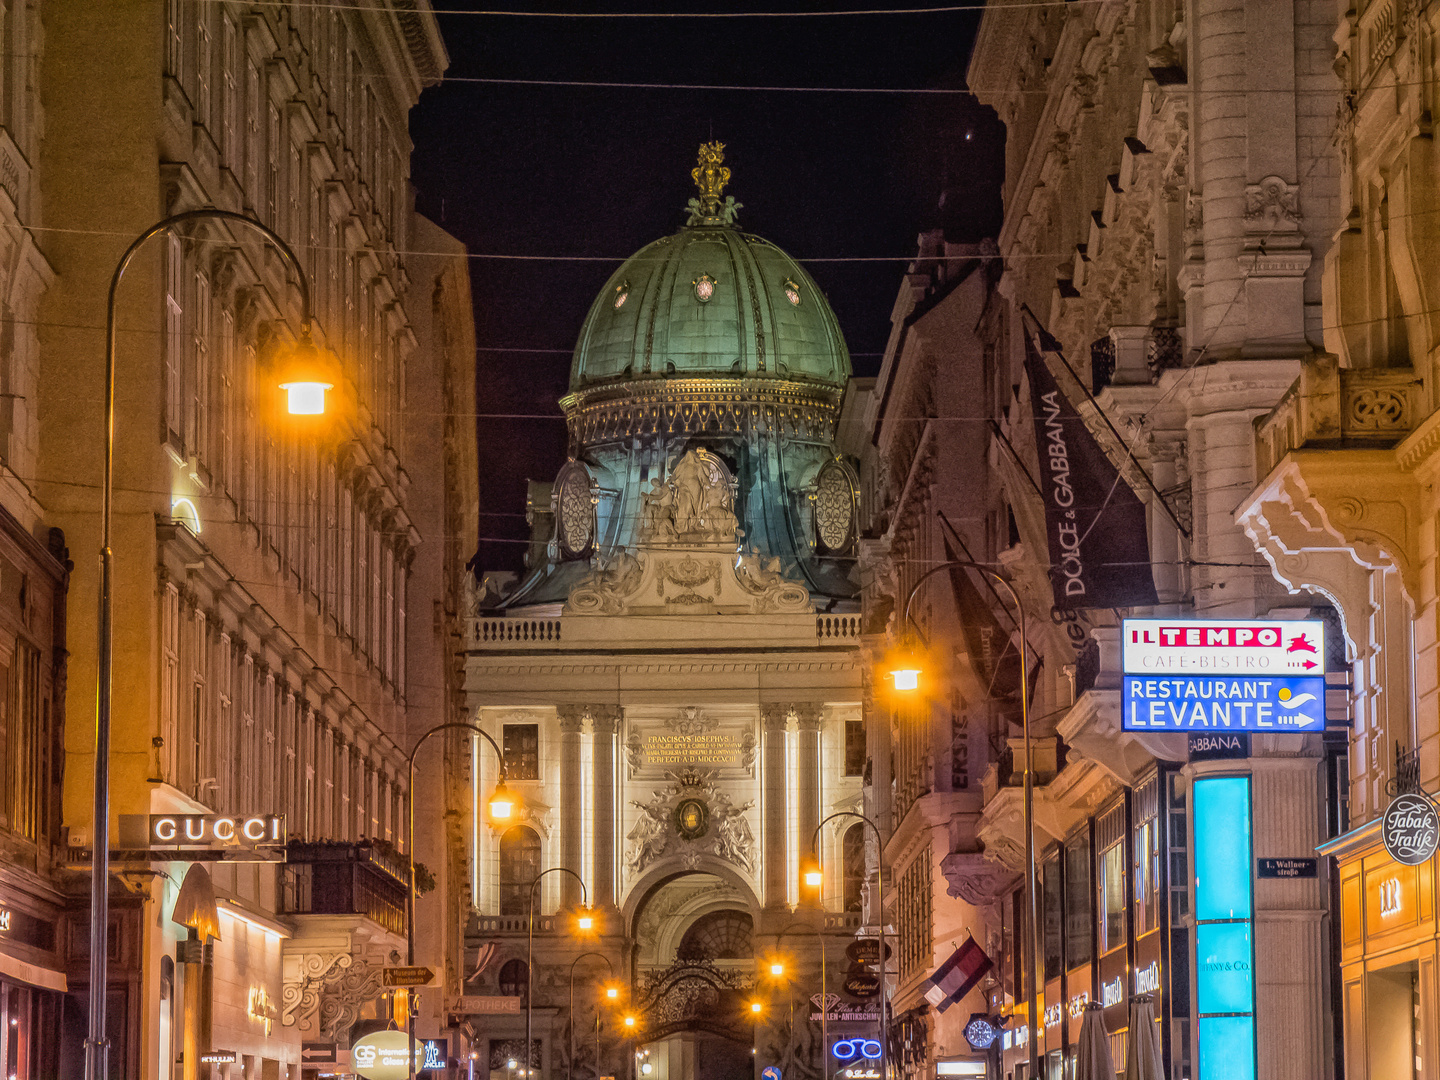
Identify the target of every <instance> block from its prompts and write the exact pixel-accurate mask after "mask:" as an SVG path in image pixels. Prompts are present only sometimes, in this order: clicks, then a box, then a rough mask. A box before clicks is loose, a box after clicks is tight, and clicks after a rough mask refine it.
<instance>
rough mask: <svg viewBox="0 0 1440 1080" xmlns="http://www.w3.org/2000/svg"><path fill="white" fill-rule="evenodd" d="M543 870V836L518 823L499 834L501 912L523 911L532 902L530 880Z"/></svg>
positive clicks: (506, 913) (516, 912)
mask: <svg viewBox="0 0 1440 1080" xmlns="http://www.w3.org/2000/svg"><path fill="white" fill-rule="evenodd" d="M539 873H540V837H539V836H538V835H536V833H535V830H534V829H530V828H526V827H525V826H524V825H516V826H513V827H512V828H509V829H506V830H505V833H504V835H502V836H501V837H500V914H501V915H524V914H525V913H526V910H527V909H528V907H529V904H530V883H531V882H532V881H534V880H535V878H536V876H537V875H538V874H539Z"/></svg>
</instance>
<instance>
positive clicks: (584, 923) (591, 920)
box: [575, 910, 595, 930]
mask: <svg viewBox="0 0 1440 1080" xmlns="http://www.w3.org/2000/svg"><path fill="white" fill-rule="evenodd" d="M575 925H576V926H577V927H578V928H579V929H581V930H589V929H591V928H592V927H593V926H594V925H595V916H593V915H591V914H590V912H589V911H588V910H587V911H582V912H581V913H580V914H579V915H578V916H576V918H575Z"/></svg>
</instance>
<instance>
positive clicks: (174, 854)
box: [60, 847, 285, 870]
mask: <svg viewBox="0 0 1440 1080" xmlns="http://www.w3.org/2000/svg"><path fill="white" fill-rule="evenodd" d="M91 856H92V852H91V850H90V849H89V848H76V847H72V848H67V849H66V852H65V858H64V859H63V860H62V861H61V864H60V865H61V866H62V867H63V868H64V869H66V870H88V869H89V868H90V860H91ZM284 861H285V849H284V848H271V849H269V850H266V849H265V848H119V849H117V848H111V849H110V865H111V866H115V865H117V864H121V863H141V864H144V865H146V866H148V865H150V864H151V863H167V862H225V863H283V862H284Z"/></svg>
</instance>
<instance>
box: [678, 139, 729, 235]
mask: <svg viewBox="0 0 1440 1080" xmlns="http://www.w3.org/2000/svg"><path fill="white" fill-rule="evenodd" d="M724 160H725V144H724V143H722V142H708V143H701V144H700V160H699V164H697V165H696V166H695V168H693V169H691V170H690V177H691V179H693V180H694V181H695V186H696V187H697V188H699V189H700V197H699V198H698V199H691V200H690V207H689V208H690V220H689V221H688V222H686V224H688V225H732V224H734V222H735V211H737V210H739V209H740V207H741V204H740V203H737V202H736V201H735V197H734V196H733V195H727V196H725V198H724V199H723V200H722V199H721V198H720V193H721V192H722V191H724V190H725V185H726V184H728V183H729V182H730V170H729V169H728V168H726V167H725V165H724V164H722V163H723V162H724Z"/></svg>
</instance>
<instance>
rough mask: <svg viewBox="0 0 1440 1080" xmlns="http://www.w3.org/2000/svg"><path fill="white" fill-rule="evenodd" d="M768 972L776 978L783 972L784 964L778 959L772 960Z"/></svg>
mask: <svg viewBox="0 0 1440 1080" xmlns="http://www.w3.org/2000/svg"><path fill="white" fill-rule="evenodd" d="M770 974H771V975H774V976H775V977H776V978H777V979H778V978H779V977H780V976H781V975H784V974H785V965H784V964H782V963H781V962H780V961H779V960H775V961H773V962H772V963H771V964H770Z"/></svg>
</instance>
